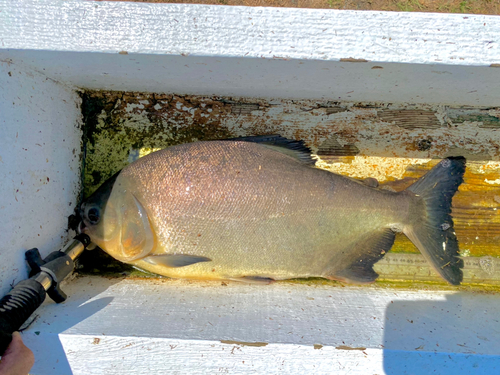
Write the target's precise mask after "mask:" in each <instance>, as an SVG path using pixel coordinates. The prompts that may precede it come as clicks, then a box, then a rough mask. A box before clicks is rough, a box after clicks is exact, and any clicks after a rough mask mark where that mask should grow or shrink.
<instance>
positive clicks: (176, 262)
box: [142, 254, 212, 268]
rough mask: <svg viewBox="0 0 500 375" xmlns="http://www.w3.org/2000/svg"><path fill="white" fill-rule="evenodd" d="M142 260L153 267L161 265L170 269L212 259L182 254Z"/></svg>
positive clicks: (157, 256)
mask: <svg viewBox="0 0 500 375" xmlns="http://www.w3.org/2000/svg"><path fill="white" fill-rule="evenodd" d="M142 260H143V261H145V262H148V263H151V264H154V265H158V266H159V265H163V266H166V267H171V268H179V267H185V266H189V265H191V264H195V263H201V262H211V261H212V259H210V258H206V257H199V256H193V255H182V254H160V255H150V256H148V257H146V258H143V259H142Z"/></svg>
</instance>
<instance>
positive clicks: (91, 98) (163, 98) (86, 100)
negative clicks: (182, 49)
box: [82, 92, 234, 197]
mask: <svg viewBox="0 0 500 375" xmlns="http://www.w3.org/2000/svg"><path fill="white" fill-rule="evenodd" d="M82 101H83V106H82V111H83V116H84V121H85V123H86V129H85V136H84V142H85V154H86V157H85V167H84V178H83V185H84V196H86V197H87V196H89V195H90V194H92V193H93V192H94V191H95V190H96V189H97V188H98V187H99V186H100V185H101V184H102V183H103V182H104V181H106V179H108V178H109V177H111V176H112V175H113V174H114V173H116V172H117V171H119V170H120V169H122V168H123V167H125V166H126V165H127V164H129V163H131V162H132V161H134V160H135V159H137V157H139V155H140V154H141V152H140V150H141V149H163V148H166V147H169V146H173V145H177V144H182V143H189V142H194V141H197V140H207V139H224V138H230V137H233V136H234V135H233V133H232V132H231V131H229V129H227V127H225V126H224V125H223V119H224V117H225V115H227V114H228V113H229V112H230V111H231V108H230V106H228V105H225V104H224V103H223V102H220V101H214V100H212V99H208V98H207V99H203V98H195V97H179V96H174V95H155V94H134V93H118V92H117V93H109V92H86V93H85V94H83V95H82Z"/></svg>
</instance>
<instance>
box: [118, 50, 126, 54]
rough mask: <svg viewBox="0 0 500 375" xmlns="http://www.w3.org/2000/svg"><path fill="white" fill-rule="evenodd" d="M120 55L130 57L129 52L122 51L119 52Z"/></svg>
mask: <svg viewBox="0 0 500 375" xmlns="http://www.w3.org/2000/svg"><path fill="white" fill-rule="evenodd" d="M118 54H120V55H128V52H127V51H120V52H118Z"/></svg>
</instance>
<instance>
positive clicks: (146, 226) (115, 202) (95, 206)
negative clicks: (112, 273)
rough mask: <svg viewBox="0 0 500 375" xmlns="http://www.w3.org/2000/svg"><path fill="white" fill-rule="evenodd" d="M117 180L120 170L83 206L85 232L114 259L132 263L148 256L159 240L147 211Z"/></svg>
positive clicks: (81, 214) (81, 210) (124, 183)
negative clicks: (156, 237)
mask: <svg viewBox="0 0 500 375" xmlns="http://www.w3.org/2000/svg"><path fill="white" fill-rule="evenodd" d="M118 179H119V173H117V174H116V175H114V176H113V177H111V178H110V179H109V180H107V181H106V182H105V183H104V184H103V185H101V186H100V187H99V189H97V190H96V191H95V193H94V194H92V195H91V196H90V197H89V198H88V199H87V200H86V201H85V202H84V203H83V204H82V205H81V207H80V216H81V217H82V221H83V228H82V232H83V233H85V234H87V235H88V236H89V237H90V239H91V240H92V242H93V243H95V244H96V245H97V246H99V247H100V248H101V249H103V250H104V251H105V252H107V253H108V254H109V255H111V256H112V257H113V258H115V259H117V260H119V261H122V262H133V261H135V260H139V259H141V258H144V257H146V256H148V255H149V253H151V251H153V250H154V248H155V242H156V239H155V235H154V231H153V229H152V225H151V222H150V220H149V215H148V213H147V210H146V209H145V208H144V206H143V205H142V204H141V202H140V201H139V199H138V198H137V197H136V196H135V195H134V194H133V193H132V192H131V191H130V189H127V187H126V181H118V182H117V180H118Z"/></svg>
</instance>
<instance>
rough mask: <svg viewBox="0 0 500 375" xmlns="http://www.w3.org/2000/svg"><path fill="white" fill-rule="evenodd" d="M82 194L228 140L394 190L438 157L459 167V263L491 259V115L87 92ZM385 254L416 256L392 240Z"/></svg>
mask: <svg viewBox="0 0 500 375" xmlns="http://www.w3.org/2000/svg"><path fill="white" fill-rule="evenodd" d="M83 98H84V104H83V110H84V114H85V117H86V118H85V120H86V126H87V127H86V130H87V138H86V139H87V142H86V146H87V150H86V152H87V159H86V170H85V191H86V194H89V193H90V192H92V191H93V190H95V189H96V188H97V187H98V186H99V185H100V184H101V183H102V182H103V181H104V180H105V179H106V178H108V177H109V176H111V175H112V174H113V173H115V172H116V171H118V170H119V169H121V168H122V167H123V166H125V165H126V164H127V163H130V162H131V161H133V160H135V159H136V158H137V157H139V156H141V155H144V154H147V153H149V152H151V151H153V150H156V149H161V148H165V147H168V146H170V145H174V144H179V143H185V142H192V141H197V140H208V139H222V138H228V137H236V136H246V135H259V134H281V135H283V136H285V137H289V138H294V139H303V140H305V142H306V143H307V144H308V145H309V146H310V147H311V148H312V149H313V150H314V152H315V153H317V155H318V161H317V167H319V168H324V169H327V170H330V171H332V172H335V173H341V174H344V175H348V176H351V177H354V178H368V177H372V178H376V179H377V180H379V182H380V184H381V185H382V186H384V187H386V188H388V189H393V190H396V191H400V190H403V189H405V188H406V187H407V186H409V185H410V184H411V183H413V182H414V181H415V180H416V179H417V178H419V177H421V176H422V175H424V174H425V173H426V171H428V170H429V169H430V168H432V167H433V166H434V165H435V164H436V163H437V162H438V161H439V159H441V158H443V157H446V156H457V155H463V156H465V157H466V158H467V159H468V163H467V172H466V174H465V182H464V184H462V186H461V187H460V191H459V192H458V193H457V194H456V196H455V198H454V200H453V217H454V221H455V229H456V233H457V236H458V238H459V241H460V248H461V251H462V253H463V255H469V256H495V257H497V256H498V255H500V246H499V244H498V242H499V238H500V216H499V215H498V212H497V207H498V206H499V205H500V189H499V187H500V132H499V131H498V130H497V129H498V126H497V125H498V124H497V123H499V121H500V109H499V108H470V107H467V108H449V107H446V106H431V105H428V106H426V105H408V104H383V103H347V102H329V101H324V102H321V101H311V100H304V101H298V100H256V99H245V98H219V97H198V96H176V95H167V94H140V93H130V92H128V93H122V92H86V93H85V94H84V95H83ZM393 252H417V250H416V249H415V247H414V246H413V245H412V244H411V243H410V242H409V241H408V240H407V239H406V237H404V236H398V239H397V241H396V244H395V246H394V248H393Z"/></svg>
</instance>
